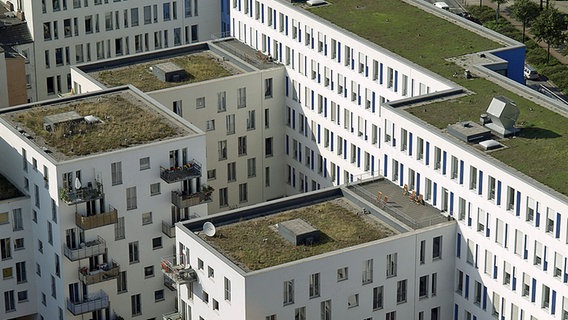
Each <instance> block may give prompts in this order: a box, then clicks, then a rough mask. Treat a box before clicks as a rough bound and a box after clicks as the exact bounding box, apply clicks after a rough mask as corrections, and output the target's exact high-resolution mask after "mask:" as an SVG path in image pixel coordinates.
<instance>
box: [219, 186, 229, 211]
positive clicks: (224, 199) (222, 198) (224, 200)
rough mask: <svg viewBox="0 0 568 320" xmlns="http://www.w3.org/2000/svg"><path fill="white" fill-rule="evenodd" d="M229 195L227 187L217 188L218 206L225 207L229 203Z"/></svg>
mask: <svg viewBox="0 0 568 320" xmlns="http://www.w3.org/2000/svg"><path fill="white" fill-rule="evenodd" d="M228 197H229V195H228V192H227V188H221V189H219V206H220V207H226V206H228V205H229V198H228Z"/></svg>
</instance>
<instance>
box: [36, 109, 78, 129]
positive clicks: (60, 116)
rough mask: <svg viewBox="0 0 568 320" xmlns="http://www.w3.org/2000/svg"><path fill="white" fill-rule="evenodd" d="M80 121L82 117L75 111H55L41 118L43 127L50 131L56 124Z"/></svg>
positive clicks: (71, 123)
mask: <svg viewBox="0 0 568 320" xmlns="http://www.w3.org/2000/svg"><path fill="white" fill-rule="evenodd" d="M81 121H83V117H82V116H81V115H80V114H78V113H77V112H75V111H69V112H63V113H57V114H52V115H50V116H45V117H44V118H43V128H44V129H45V130H47V131H52V130H54V129H55V127H56V126H58V125H62V124H65V125H73V124H76V123H78V122H81Z"/></svg>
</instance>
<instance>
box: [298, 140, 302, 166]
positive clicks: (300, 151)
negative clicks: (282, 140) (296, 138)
mask: <svg viewBox="0 0 568 320" xmlns="http://www.w3.org/2000/svg"><path fill="white" fill-rule="evenodd" d="M298 161H299V162H300V163H302V144H301V143H298Z"/></svg>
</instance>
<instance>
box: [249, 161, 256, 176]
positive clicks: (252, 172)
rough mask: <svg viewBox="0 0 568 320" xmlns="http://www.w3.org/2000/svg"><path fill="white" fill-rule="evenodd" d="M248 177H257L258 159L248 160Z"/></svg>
mask: <svg viewBox="0 0 568 320" xmlns="http://www.w3.org/2000/svg"><path fill="white" fill-rule="evenodd" d="M247 176H248V177H249V178H252V177H256V158H250V159H247Z"/></svg>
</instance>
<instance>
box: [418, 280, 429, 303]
mask: <svg viewBox="0 0 568 320" xmlns="http://www.w3.org/2000/svg"><path fill="white" fill-rule="evenodd" d="M428 282H429V279H428V275H425V276H421V277H420V279H419V281H418V297H419V298H420V299H423V298H428Z"/></svg>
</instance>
